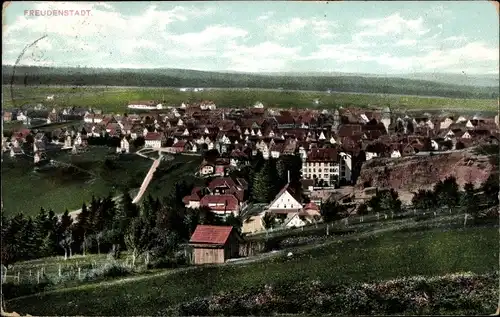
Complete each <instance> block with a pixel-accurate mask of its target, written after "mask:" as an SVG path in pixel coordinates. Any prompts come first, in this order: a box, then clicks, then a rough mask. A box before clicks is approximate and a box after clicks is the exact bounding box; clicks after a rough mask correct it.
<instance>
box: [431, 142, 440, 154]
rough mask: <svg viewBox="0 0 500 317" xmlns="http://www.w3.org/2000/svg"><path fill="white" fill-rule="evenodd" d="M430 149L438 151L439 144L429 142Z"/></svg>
mask: <svg viewBox="0 0 500 317" xmlns="http://www.w3.org/2000/svg"><path fill="white" fill-rule="evenodd" d="M431 148H432V149H433V150H434V151H437V150H439V144H438V143H437V142H436V140H431Z"/></svg>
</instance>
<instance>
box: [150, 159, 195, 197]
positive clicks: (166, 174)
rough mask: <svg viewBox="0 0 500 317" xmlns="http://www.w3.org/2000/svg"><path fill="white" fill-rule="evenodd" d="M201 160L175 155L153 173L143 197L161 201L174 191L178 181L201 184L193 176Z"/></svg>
mask: <svg viewBox="0 0 500 317" xmlns="http://www.w3.org/2000/svg"><path fill="white" fill-rule="evenodd" d="M201 160H202V159H201V157H200V156H191V155H182V154H181V155H175V157H174V159H173V160H172V161H167V162H162V164H161V165H160V166H159V167H158V169H157V170H156V172H155V173H154V175H153V179H152V180H151V183H149V186H148V188H147V190H146V192H145V193H144V196H143V197H147V196H148V195H151V196H152V197H154V198H160V199H162V198H163V197H165V196H166V195H168V194H169V193H171V192H172V190H175V183H177V182H179V181H186V182H187V183H190V182H193V183H194V184H198V183H199V182H203V181H202V180H200V179H198V178H196V177H195V175H194V174H195V172H196V171H197V169H198V168H199V166H200V164H201Z"/></svg>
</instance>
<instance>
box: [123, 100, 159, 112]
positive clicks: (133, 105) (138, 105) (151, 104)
mask: <svg viewBox="0 0 500 317" xmlns="http://www.w3.org/2000/svg"><path fill="white" fill-rule="evenodd" d="M128 108H129V109H140V110H153V109H163V105H162V104H160V103H157V102H155V101H152V100H149V101H131V102H129V104H128Z"/></svg>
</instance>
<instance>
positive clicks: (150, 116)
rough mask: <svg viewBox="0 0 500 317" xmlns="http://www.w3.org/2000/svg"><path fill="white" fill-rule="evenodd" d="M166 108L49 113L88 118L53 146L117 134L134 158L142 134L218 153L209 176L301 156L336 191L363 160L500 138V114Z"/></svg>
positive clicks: (163, 143) (155, 141)
mask: <svg viewBox="0 0 500 317" xmlns="http://www.w3.org/2000/svg"><path fill="white" fill-rule="evenodd" d="M159 104H160V103H158V102H154V101H133V102H130V103H129V106H132V108H137V109H138V107H139V108H140V107H142V106H143V107H153V108H155V109H151V110H147V111H142V112H139V113H134V114H125V115H114V114H104V113H102V111H98V110H92V109H78V108H68V109H62V110H56V109H53V110H52V111H46V112H45V115H46V122H47V123H54V122H60V121H68V120H75V119H76V120H80V121H81V128H79V129H78V130H75V131H73V130H70V129H68V128H66V129H65V128H61V129H56V130H54V131H53V132H52V140H46V141H50V143H56V144H60V145H61V146H62V148H68V149H69V148H71V149H74V150H76V149H77V148H78V147H80V146H84V145H85V140H86V138H88V137H89V136H92V137H105V136H110V137H116V138H120V139H121V142H120V144H119V146H118V148H117V149H116V150H117V152H122V153H128V152H130V149H131V147H130V141H131V140H134V139H137V138H140V137H142V138H144V146H145V147H150V148H163V149H164V150H166V151H168V152H172V153H183V152H191V153H196V152H201V151H203V150H211V149H217V150H218V151H219V153H221V157H220V158H219V159H218V160H217V161H216V162H205V163H204V165H203V166H202V167H201V168H200V171H199V173H200V175H204V176H208V175H212V176H213V175H219V176H225V175H226V174H227V171H228V170H229V169H230V168H232V167H235V166H238V165H240V164H246V163H247V162H248V160H249V159H250V157H251V156H252V155H255V154H256V153H257V152H261V153H262V155H263V157H264V159H269V158H270V157H273V158H279V157H280V156H283V155H294V154H298V155H300V156H301V157H302V159H303V169H302V173H303V176H304V178H306V179H311V180H314V182H316V183H323V184H324V185H329V186H331V185H334V184H338V183H339V182H342V181H344V182H347V183H349V182H350V181H351V180H352V170H353V166H354V164H355V163H356V160H358V161H359V160H370V159H374V158H377V157H392V158H398V157H401V156H409V155H415V154H417V153H418V152H426V151H432V150H452V149H460V148H464V147H468V146H471V145H474V144H478V143H484V142H490V143H491V142H498V139H499V129H498V115H497V116H496V117H495V118H484V117H480V116H473V117H470V118H469V117H466V116H459V117H456V118H454V117H452V116H437V115H431V114H428V113H425V114H422V115H418V116H412V117H410V116H409V115H404V114H396V113H392V112H391V110H390V109H389V108H385V109H381V110H380V109H379V110H370V109H361V108H340V109H336V110H334V111H328V110H320V109H287V110H283V109H273V108H266V107H264V106H263V105H262V103H259V102H258V103H256V104H255V105H254V106H253V107H247V108H243V109H239V108H223V109H220V108H217V107H216V105H215V103H214V102H213V101H201V102H197V103H194V104H186V103H182V104H181V105H179V106H175V107H171V106H166V107H162V109H157V105H159ZM163 108H164V109H163ZM41 112H43V110H39V109H38V110H20V111H11V112H4V113H3V117H4V121H8V120H7V119H10V120H13V119H17V120H19V119H20V116H21V119H22V120H26V122H27V121H28V120H29V119H30V118H31V119H35V117H34V116H37V117H40V116H41V114H40V113H41ZM14 113H15V117H14ZM32 114H35V115H32ZM23 116H24V117H23ZM25 117H27V118H26V119H25ZM27 134H29V132H28V131H27V130H22V131H18V132H16V133H15V134H14V135H13V139H15V140H16V141H17V145H19V144H21V143H22V142H23V141H24V140H25V138H26V137H27ZM11 141H12V140H11ZM37 141H39V142H38V144H39V145H40V146H38V148H37V149H38V151H41V149H43V146H42V145H43V143H44V142H45V141H44V140H43V139H40V140H38V139H37ZM11 144H13V143H12V142H11ZM15 145H16V144H14V146H11V147H10V148H11V149H12V151H13V152H14V153H13V155H16V153H18V152H19V151H20V150H19V148H20V147H19V146H15Z"/></svg>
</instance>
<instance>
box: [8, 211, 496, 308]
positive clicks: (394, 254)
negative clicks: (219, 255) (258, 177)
mask: <svg viewBox="0 0 500 317" xmlns="http://www.w3.org/2000/svg"><path fill="white" fill-rule="evenodd" d="M459 222H463V220H459ZM293 253H294V255H293V256H292V257H283V256H278V257H274V258H271V259H267V260H263V261H261V262H255V263H242V264H240V265H236V264H232V265H222V266H210V267H198V268H189V269H178V270H173V271H166V272H164V273H161V274H156V275H151V276H144V277H140V278H129V279H124V280H119V281H113V282H105V283H102V284H97V285H86V286H85V285H84V286H81V287H77V288H72V289H67V290H59V291H56V292H51V293H47V294H45V295H44V294H40V295H34V296H29V297H25V298H19V299H14V300H11V301H9V302H8V308H9V310H15V311H19V312H27V313H31V314H34V313H36V314H37V315H53V314H59V315H77V314H78V315H155V314H165V312H166V311H168V310H167V309H168V308H169V307H170V308H172V307H174V306H176V305H178V304H180V303H183V302H185V301H189V300H192V299H193V298H194V297H197V296H202V297H204V296H210V295H214V294H219V293H220V292H228V291H236V292H238V293H240V294H245V293H246V292H249V291H250V290H251V289H253V287H263V286H264V285H271V286H272V285H282V284H283V283H285V284H286V283H287V284H289V285H294V284H295V283H299V282H307V281H314V280H319V281H322V282H323V283H337V284H338V283H340V284H346V283H347V284H349V283H354V282H376V281H381V280H385V279H392V278H399V277H406V276H412V275H427V276H435V275H444V274H448V273H453V272H467V271H471V272H473V273H479V274H480V273H487V272H494V271H495V270H497V269H498V228H471V229H454V230H447V231H442V230H425V231H415V232H412V231H411V230H410V231H408V230H407V231H399V232H390V231H389V232H386V233H381V234H371V235H367V236H366V237H364V238H363V237H361V236H357V237H356V236H353V237H350V238H348V239H339V240H335V239H334V240H332V241H331V242H330V243H327V244H325V245H323V246H316V247H313V246H308V247H307V249H305V250H303V251H300V250H295V251H293ZM290 283H291V284H290ZM304 295H306V294H304Z"/></svg>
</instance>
